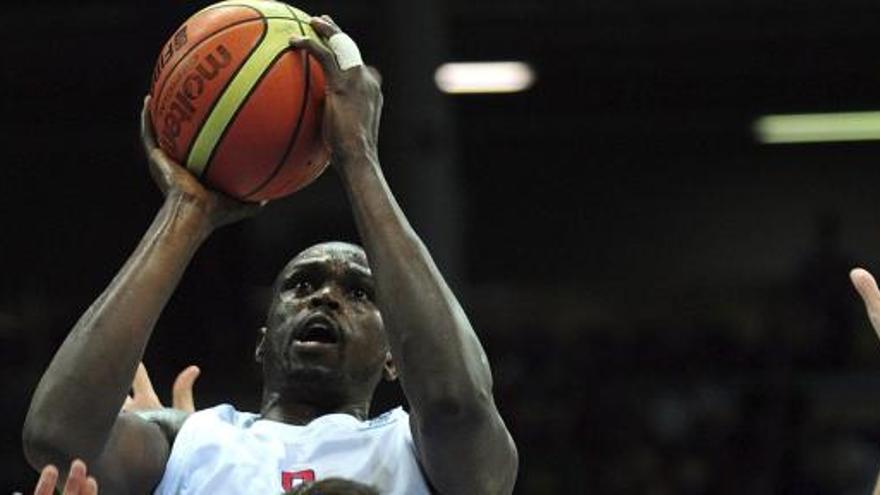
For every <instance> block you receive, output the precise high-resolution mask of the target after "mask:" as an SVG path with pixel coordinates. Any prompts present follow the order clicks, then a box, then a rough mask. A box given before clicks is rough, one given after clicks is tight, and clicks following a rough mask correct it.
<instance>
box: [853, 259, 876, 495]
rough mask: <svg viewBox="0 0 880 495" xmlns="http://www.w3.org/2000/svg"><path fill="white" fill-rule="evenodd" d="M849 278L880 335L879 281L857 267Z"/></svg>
mask: <svg viewBox="0 0 880 495" xmlns="http://www.w3.org/2000/svg"><path fill="white" fill-rule="evenodd" d="M849 278H850V280H851V281H852V284H853V287H855V289H856V292H858V293H859V296H860V297H861V298H862V302H863V303H865V312H866V313H867V314H868V320H869V321H870V322H871V326H872V327H874V332H876V333H877V336H878V337H880V289H878V288H877V281H876V280H874V276H873V275H871V273H870V272H868V271H867V270H865V269H863V268H855V269H853V270H852V271H850V272H849ZM872 493H873V494H874V495H880V477H878V478H877V481H876V483H875V485H874V491H873V492H872Z"/></svg>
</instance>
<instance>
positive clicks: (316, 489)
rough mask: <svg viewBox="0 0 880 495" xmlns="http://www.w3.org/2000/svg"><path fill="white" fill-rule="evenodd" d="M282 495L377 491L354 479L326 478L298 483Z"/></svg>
mask: <svg viewBox="0 0 880 495" xmlns="http://www.w3.org/2000/svg"><path fill="white" fill-rule="evenodd" d="M284 495H379V492H378V491H377V490H376V489H375V488H373V487H371V486H367V485H364V484H362V483H357V482H355V481H350V480H345V479H342V478H327V479H325V480H321V481H318V482H315V483H305V484H302V485H299V486H297V487H296V488H294V489H293V490H290V491H288V492H286V493H285V494H284Z"/></svg>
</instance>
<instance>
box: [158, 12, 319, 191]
mask: <svg viewBox="0 0 880 495" xmlns="http://www.w3.org/2000/svg"><path fill="white" fill-rule="evenodd" d="M310 19H311V17H310V16H309V15H308V14H306V13H305V12H302V11H301V10H298V9H296V8H294V7H291V6H289V5H287V4H285V3H281V2H275V1H270V0H234V1H227V2H220V3H216V4H213V5H210V6H208V7H206V8H204V9H202V10H201V11H199V12H197V13H196V14H195V15H193V16H192V17H190V18H189V19H188V20H187V21H186V22H185V23H184V24H183V25H182V26H181V27H180V28H179V29H177V31H175V33H174V34H173V35H172V36H171V39H169V40H168V42H167V43H165V46H164V47H163V48H162V51H161V53H160V54H159V58H158V61H157V62H156V67H155V69H154V71H153V78H152V84H151V88H150V94H151V96H152V98H151V100H150V108H149V110H150V117H151V121H152V124H153V132H154V134H155V136H156V140H157V141H158V143H159V146H160V147H161V148H162V149H163V150H164V151H165V152H166V153H167V154H168V155H169V156H171V157H172V158H174V159H175V160H176V161H177V162H178V163H180V164H182V165H185V166H186V168H187V169H188V170H189V171H190V172H192V173H193V174H194V175H195V176H196V177H198V178H199V179H200V180H201V181H202V182H203V183H205V184H207V185H208V186H209V187H211V188H213V189H215V190H218V191H221V192H223V193H225V194H228V195H230V196H233V197H235V198H238V199H240V200H244V201H263V200H269V199H274V198H278V197H281V196H285V195H287V194H290V193H293V192H295V191H297V190H299V189H301V188H303V187H305V186H306V185H308V184H309V183H310V182H312V181H313V180H314V179H315V178H317V177H318V176H319V175H320V174H321V172H323V171H324V169H325V168H326V167H327V163H328V161H329V156H330V155H329V150H328V149H327V148H326V146H325V144H324V141H323V138H322V135H321V121H322V118H321V117H322V115H323V109H324V74H323V71H322V69H321V66H320V65H319V64H318V62H317V60H315V59H314V58H313V57H312V56H310V55H308V54H307V53H306V52H305V51H304V50H295V49H293V48H291V47H290V46H289V41H290V38H291V36H292V35H298V36H303V37H315V38H317V35H316V34H315V32H314V31H313V30H312V28H311V26H310V25H309V21H310Z"/></svg>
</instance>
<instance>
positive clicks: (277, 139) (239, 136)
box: [203, 50, 305, 198]
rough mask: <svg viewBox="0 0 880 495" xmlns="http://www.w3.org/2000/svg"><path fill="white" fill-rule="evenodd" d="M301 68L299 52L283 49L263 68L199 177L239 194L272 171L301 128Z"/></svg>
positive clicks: (256, 185)
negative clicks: (264, 69)
mask: <svg viewBox="0 0 880 495" xmlns="http://www.w3.org/2000/svg"><path fill="white" fill-rule="evenodd" d="M304 68H305V64H303V57H302V55H301V54H299V53H296V52H293V51H290V50H288V51H285V52H283V53H282V54H280V56H279V58H277V59H276V60H275V62H274V64H273V65H271V66H270V67H269V68H268V69H267V70H266V72H265V73H264V74H263V77H262V79H261V80H260V81H259V83H258V84H257V86H256V87H255V88H254V91H253V93H251V94H250V96H249V97H248V98H247V99H246V100H245V101H244V102H243V103H242V105H241V107H240V108H239V110H238V113H237V114H236V115H235V117H234V118H233V121H232V122H231V123H230V125H229V127H228V128H227V129H226V132H225V134H224V135H223V138H222V139H221V140H220V142H219V143H218V145H217V148H216V149H215V150H214V153H213V155H212V157H211V161H210V162H209V163H208V168H207V170H206V172H205V174H204V175H203V177H204V178H205V179H206V181H207V182H208V183H209V184H211V185H212V186H213V187H215V188H216V189H218V190H220V191H223V192H225V193H226V194H229V195H232V196H235V197H239V198H244V197H246V196H248V195H249V194H251V193H253V192H254V191H256V190H258V189H260V188H261V187H263V186H264V185H265V184H266V182H268V181H269V180H270V179H271V178H272V177H273V176H274V175H275V174H276V172H277V171H278V169H279V168H280V167H281V165H282V163H283V162H284V160H285V157H286V156H287V153H288V150H289V149H290V148H291V147H292V146H294V142H295V141H296V140H297V139H298V134H299V132H300V131H301V130H302V128H301V126H300V113H301V111H302V110H303V106H304V100H303V98H304V96H305V85H304V81H305V79H304V77H303V73H304ZM298 128H299V131H298Z"/></svg>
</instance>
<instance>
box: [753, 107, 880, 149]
mask: <svg viewBox="0 0 880 495" xmlns="http://www.w3.org/2000/svg"><path fill="white" fill-rule="evenodd" d="M753 130H754V133H755V138H756V139H757V140H758V141H759V142H761V143H764V144H780V143H830V142H842V141H874V140H880V112H843V113H805V114H794V115H766V116H764V117H761V118H759V119H758V120H756V121H755V123H754V125H753Z"/></svg>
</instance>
